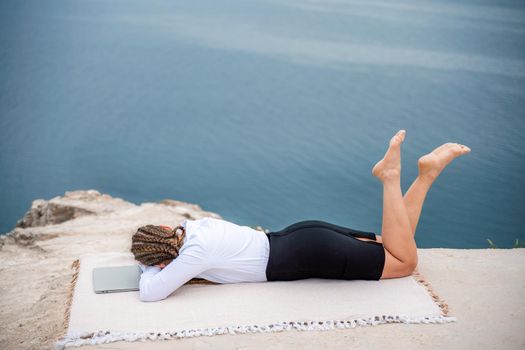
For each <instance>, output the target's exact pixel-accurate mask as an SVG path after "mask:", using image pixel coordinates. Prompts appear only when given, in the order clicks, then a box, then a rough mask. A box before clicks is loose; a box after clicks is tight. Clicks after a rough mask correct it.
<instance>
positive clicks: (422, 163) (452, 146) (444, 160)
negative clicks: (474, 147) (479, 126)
mask: <svg viewBox="0 0 525 350" xmlns="http://www.w3.org/2000/svg"><path fill="white" fill-rule="evenodd" d="M468 152H470V148H468V147H467V146H465V145H461V144H459V143H452V142H447V143H444V144H442V145H441V146H439V147H438V148H436V149H435V150H433V151H432V152H430V153H429V154H425V155H424V156H422V157H421V158H419V160H418V162H417V165H418V168H419V176H422V177H426V178H429V179H431V180H435V179H436V178H437V177H438V176H439V174H440V173H441V171H443V169H445V167H446V166H447V165H448V164H449V163H450V162H451V161H452V160H453V159H454V158H456V157H458V156H461V155H463V154H465V153H468Z"/></svg>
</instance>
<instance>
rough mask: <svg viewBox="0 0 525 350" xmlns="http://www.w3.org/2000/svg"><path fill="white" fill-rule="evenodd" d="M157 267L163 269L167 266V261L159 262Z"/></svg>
mask: <svg viewBox="0 0 525 350" xmlns="http://www.w3.org/2000/svg"><path fill="white" fill-rule="evenodd" d="M155 266H157V267H160V268H161V269H163V268H165V267H166V264H165V263H162V264H157V265H155Z"/></svg>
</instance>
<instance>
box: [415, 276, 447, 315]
mask: <svg viewBox="0 0 525 350" xmlns="http://www.w3.org/2000/svg"><path fill="white" fill-rule="evenodd" d="M412 276H413V277H414V278H415V279H416V281H417V282H418V283H419V284H420V285H422V286H423V287H425V288H426V290H427V291H428V293H429V294H430V296H431V297H432V300H434V302H435V303H436V304H437V306H439V308H440V309H441V314H442V315H443V316H448V314H449V308H448V304H447V303H446V302H445V301H444V300H443V299H441V298H440V297H439V296H438V295H437V294H436V293H435V292H434V289H433V288H432V286H431V285H430V282H428V281H427V280H426V278H425V276H423V275H422V274H421V272H420V271H419V270H418V269H417V267H416V269H415V270H414V271H413V272H412Z"/></svg>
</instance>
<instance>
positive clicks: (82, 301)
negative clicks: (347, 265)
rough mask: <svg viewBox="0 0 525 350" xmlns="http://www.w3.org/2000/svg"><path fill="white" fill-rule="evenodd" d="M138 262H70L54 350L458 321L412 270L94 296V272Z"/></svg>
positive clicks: (88, 258) (103, 257)
mask: <svg viewBox="0 0 525 350" xmlns="http://www.w3.org/2000/svg"><path fill="white" fill-rule="evenodd" d="M136 263H137V262H136V261H135V260H134V258H133V255H132V254H131V253H120V252H118V253H98V254H92V253H90V254H84V255H81V256H80V258H79V259H78V260H76V261H75V262H73V264H72V269H73V278H72V280H71V286H70V300H69V301H68V308H67V311H66V315H65V316H66V317H65V322H64V329H65V334H64V335H63V336H62V337H61V338H60V339H59V340H58V341H57V342H56V343H55V348H57V349H63V348H65V347H70V346H80V345H83V344H101V343H108V342H112V341H121V340H126V341H137V340H143V339H150V340H162V339H174V338H184V337H195V336H203V335H207V336H213V335H219V334H225V333H229V334H236V333H251V332H279V331H288V330H328V329H334V328H354V327H356V326H367V325H378V324H382V323H445V322H453V321H456V317H453V316H450V315H448V306H447V304H446V303H445V302H444V301H443V300H441V299H440V298H439V297H438V296H437V295H436V294H435V293H433V291H432V289H431V287H430V285H429V283H428V282H426V281H425V280H424V278H423V277H422V276H421V275H420V274H419V273H418V272H417V271H416V272H415V273H414V274H413V275H412V276H407V277H402V278H394V279H384V280H379V281H365V280H353V281H345V280H331V279H319V278H310V279H305V280H298V281H272V282H246V283H234V284H213V285H203V284H185V285H183V286H182V287H180V288H179V289H177V290H176V291H175V292H173V293H172V294H171V295H170V296H169V297H168V298H166V299H164V300H161V301H156V302H142V301H140V300H139V296H138V291H134V292H123V293H108V294H96V293H95V292H94V291H93V282H92V270H93V268H94V267H99V266H120V265H129V264H136Z"/></svg>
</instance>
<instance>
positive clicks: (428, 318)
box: [54, 259, 457, 350]
mask: <svg viewBox="0 0 525 350" xmlns="http://www.w3.org/2000/svg"><path fill="white" fill-rule="evenodd" d="M71 268H72V269H73V276H72V278H71V283H70V286H69V293H68V301H67V309H66V312H65V318H64V329H65V331H66V332H65V333H64V335H63V336H62V337H61V338H60V339H58V340H57V341H56V342H55V344H54V345H55V346H54V347H55V349H56V350H62V349H64V348H65V347H66V346H67V347H70V346H75V347H78V346H82V345H95V344H104V343H110V342H115V341H129V342H132V341H139V340H140V341H145V340H148V339H149V340H170V339H177V338H178V339H180V338H191V337H199V336H204V335H206V336H214V335H220V334H245V333H257V332H260V333H268V332H283V331H291V330H294V329H296V330H299V331H312V330H318V331H325V330H332V329H343V328H355V327H357V326H376V325H379V324H384V323H425V324H428V323H449V322H456V321H457V318H456V317H453V316H448V314H449V308H448V304H447V303H445V301H444V300H443V299H441V298H440V297H439V296H438V295H437V294H436V293H435V292H434V290H433V288H432V286H431V285H430V283H429V282H428V281H427V280H426V279H425V277H424V276H423V275H422V274H421V272H419V270H418V269H417V268H416V269H415V270H414V272H413V273H412V276H413V277H414V278H415V279H416V281H417V282H418V283H419V284H420V285H422V286H424V287H425V288H426V290H427V291H428V293H429V294H430V296H431V297H432V299H433V300H434V302H435V303H436V304H437V305H438V306H439V308H440V309H441V312H442V314H441V315H424V316H419V317H408V316H406V315H395V316H394V315H377V316H371V317H368V318H355V319H352V320H328V321H291V322H287V321H281V322H277V323H273V324H269V325H263V326H258V325H249V326H246V325H244V326H225V327H210V328H196V329H184V330H177V331H172V332H123V331H115V330H114V331H111V330H99V331H97V332H72V333H70V334H67V328H68V325H69V316H70V311H71V310H70V309H71V302H72V300H73V292H74V289H75V285H76V281H77V278H78V272H79V270H80V261H79V260H78V259H77V260H75V261H74V262H73V263H72V264H71Z"/></svg>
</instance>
